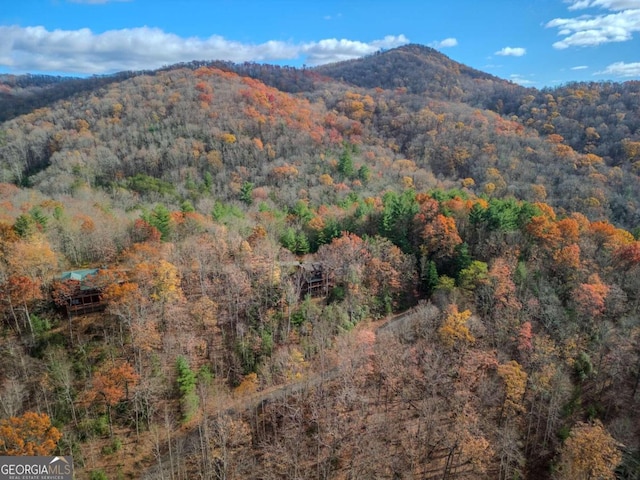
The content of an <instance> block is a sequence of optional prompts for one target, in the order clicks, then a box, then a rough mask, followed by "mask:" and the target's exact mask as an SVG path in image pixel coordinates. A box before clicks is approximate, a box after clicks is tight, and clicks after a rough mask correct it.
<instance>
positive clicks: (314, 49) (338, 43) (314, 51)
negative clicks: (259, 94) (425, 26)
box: [292, 35, 409, 65]
mask: <svg viewBox="0 0 640 480" xmlns="http://www.w3.org/2000/svg"><path fill="white" fill-rule="evenodd" d="M406 43H409V39H408V38H407V37H405V36H404V35H397V36H396V35H387V36H386V37H384V38H383V39H382V40H374V41H373V42H369V43H365V42H360V41H357V40H346V39H342V40H338V39H336V38H330V39H326V40H320V41H319V42H310V43H306V44H304V45H302V46H301V47H300V48H299V51H298V53H299V54H304V55H306V57H307V63H308V64H309V65H322V64H324V63H332V62H339V61H342V60H350V59H352V58H358V57H362V56H364V55H369V54H371V53H375V52H377V51H378V50H380V49H381V48H394V47H399V46H400V45H404V44H406ZM292 58H293V57H292Z"/></svg>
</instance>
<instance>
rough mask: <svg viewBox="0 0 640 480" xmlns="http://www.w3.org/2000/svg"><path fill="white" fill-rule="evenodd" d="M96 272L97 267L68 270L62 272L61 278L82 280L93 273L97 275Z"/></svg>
mask: <svg viewBox="0 0 640 480" xmlns="http://www.w3.org/2000/svg"><path fill="white" fill-rule="evenodd" d="M96 273H98V269H97V268H84V269H82V270H70V271H68V272H62V273H61V274H60V280H77V281H79V282H81V281H83V280H84V279H86V278H87V277H90V276H91V275H95V274H96Z"/></svg>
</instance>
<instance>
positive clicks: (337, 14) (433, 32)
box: [0, 0, 640, 87]
mask: <svg viewBox="0 0 640 480" xmlns="http://www.w3.org/2000/svg"><path fill="white" fill-rule="evenodd" d="M479 5H480V4H479V3H477V0H448V1H447V2H444V1H441V0H438V1H435V0H434V1H424V0H422V1H417V0H416V1H409V0H396V1H394V2H388V1H377V0H369V1H364V0H353V1H344V0H324V1H323V2H314V1H309V2H294V1H293V0H276V1H271V2H264V1H262V0H244V1H234V0H211V1H205V0H183V1H181V2H177V1H175V2H172V1H170V0H22V1H21V2H8V4H7V5H5V6H4V8H3V11H2V12H0V73H48V74H62V75H91V74H104V73H113V72H117V71H122V70H144V69H155V68H159V67H162V66H166V65H170V64H174V63H179V62H188V61H191V60H230V61H233V62H245V61H256V62H266V63H274V64H279V65H292V66H302V65H303V64H306V65H309V66H315V65H321V64H325V63H330V62H336V61H340V60H348V59H352V58H358V57H362V56H365V55H368V54H372V53H374V52H376V51H379V50H380V49H389V48H394V47H397V46H400V45H403V44H406V43H410V42H411V43H420V44H424V45H428V46H431V47H433V48H435V49H438V50H440V51H442V52H443V53H445V54H446V55H447V56H449V57H451V58H452V59H453V60H456V61H458V62H461V63H464V64H466V65H469V66H471V67H473V68H477V69H479V70H483V71H486V72H487V73H491V74H493V75H496V76H499V77H501V78H505V79H508V80H512V81H514V82H516V83H520V84H522V85H531V86H536V87H542V86H552V85H554V84H559V83H566V82H568V81H600V80H615V81H624V80H631V79H640V38H639V37H640V0H519V1H517V2H514V1H513V0H487V2H484V3H482V7H479Z"/></svg>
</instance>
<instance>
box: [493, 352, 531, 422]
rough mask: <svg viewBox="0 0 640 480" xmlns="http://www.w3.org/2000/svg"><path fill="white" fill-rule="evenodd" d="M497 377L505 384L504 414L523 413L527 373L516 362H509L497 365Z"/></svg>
mask: <svg viewBox="0 0 640 480" xmlns="http://www.w3.org/2000/svg"><path fill="white" fill-rule="evenodd" d="M498 375H499V376H500V377H501V378H502V379H503V380H504V383H505V397H506V398H505V401H504V407H505V413H507V414H515V413H519V412H524V410H525V409H524V406H523V405H522V398H523V397H524V392H525V389H526V387H527V373H526V372H525V371H524V370H523V369H522V367H521V366H520V364H519V363H518V362H516V361H515V360H511V361H510V362H507V363H505V364H502V365H498Z"/></svg>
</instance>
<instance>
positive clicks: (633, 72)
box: [594, 62, 640, 77]
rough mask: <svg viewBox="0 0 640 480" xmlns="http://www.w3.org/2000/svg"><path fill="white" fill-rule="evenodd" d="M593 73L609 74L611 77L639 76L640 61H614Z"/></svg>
mask: <svg viewBox="0 0 640 480" xmlns="http://www.w3.org/2000/svg"><path fill="white" fill-rule="evenodd" d="M594 75H610V76H613V77H640V62H634V63H624V62H616V63H612V64H611V65H609V66H608V67H607V68H605V69H604V70H602V71H601V72H596V73H594Z"/></svg>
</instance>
